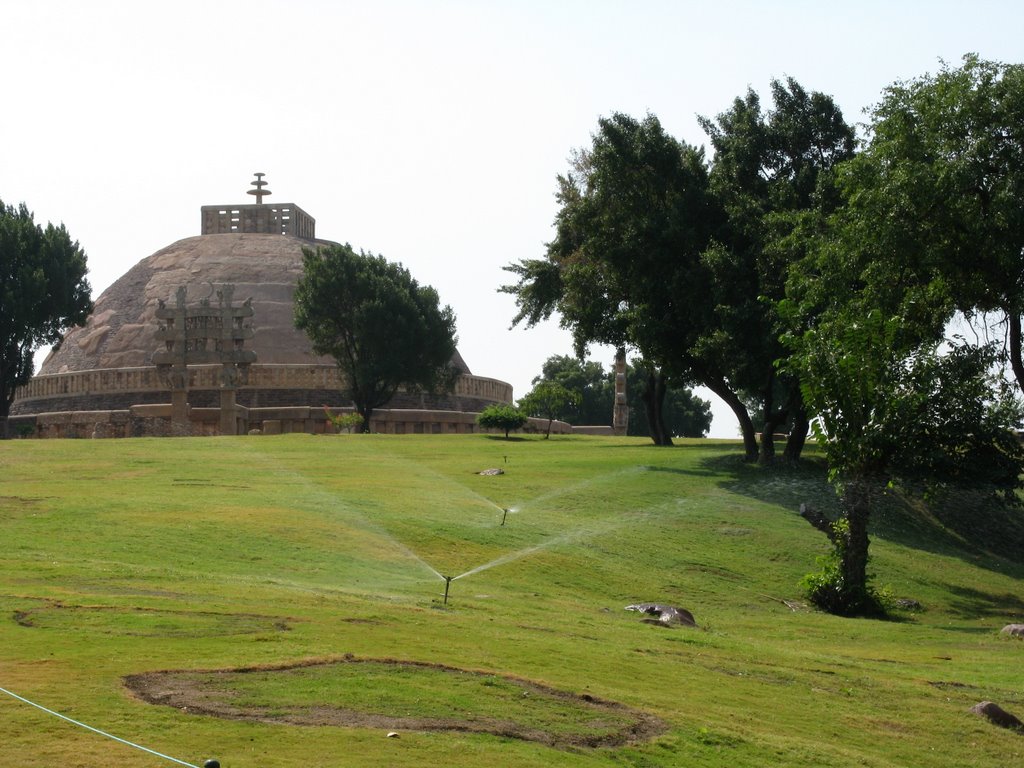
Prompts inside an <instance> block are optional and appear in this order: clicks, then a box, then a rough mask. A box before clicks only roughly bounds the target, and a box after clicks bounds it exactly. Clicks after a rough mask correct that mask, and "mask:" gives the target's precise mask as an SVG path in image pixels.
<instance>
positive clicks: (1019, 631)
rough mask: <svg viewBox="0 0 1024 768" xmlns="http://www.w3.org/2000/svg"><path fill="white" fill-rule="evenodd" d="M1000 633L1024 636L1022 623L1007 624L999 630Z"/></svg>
mask: <svg viewBox="0 0 1024 768" xmlns="http://www.w3.org/2000/svg"><path fill="white" fill-rule="evenodd" d="M1000 634H1002V635H1010V636H1011V637H1024V624H1007V625H1006V626H1005V627H1003V628H1002V629H1001V630H1000Z"/></svg>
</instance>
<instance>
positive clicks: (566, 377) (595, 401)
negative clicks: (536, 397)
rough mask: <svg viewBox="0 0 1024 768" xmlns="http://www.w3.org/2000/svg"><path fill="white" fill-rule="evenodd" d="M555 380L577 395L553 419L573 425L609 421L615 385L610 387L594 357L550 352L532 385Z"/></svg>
mask: <svg viewBox="0 0 1024 768" xmlns="http://www.w3.org/2000/svg"><path fill="white" fill-rule="evenodd" d="M545 381H549V382H554V383H556V384H559V385H560V386H562V387H564V388H565V389H567V390H568V391H569V392H573V393H575V394H576V397H575V398H574V399H573V400H572V401H571V402H567V403H566V405H565V407H564V408H562V409H561V410H559V411H558V413H557V414H556V415H555V418H556V419H558V420H559V421H564V422H567V423H569V424H573V425H583V424H609V425H610V424H611V420H612V408H613V406H614V403H615V391H614V386H609V380H608V374H607V373H606V372H605V370H604V366H603V365H601V364H600V363H598V362H596V361H594V360H580V359H579V358H578V357H573V356H572V355H552V356H551V357H549V358H548V359H547V360H545V361H544V364H543V365H542V366H541V373H540V376H535V377H534V379H533V382H532V383H533V384H534V386H536V385H537V384H540V383H541V382H545Z"/></svg>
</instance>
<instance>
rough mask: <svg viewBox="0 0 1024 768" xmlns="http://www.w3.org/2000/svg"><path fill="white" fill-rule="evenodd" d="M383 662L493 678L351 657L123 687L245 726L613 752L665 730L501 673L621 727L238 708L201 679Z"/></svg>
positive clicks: (603, 704)
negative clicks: (464, 737) (447, 735)
mask: <svg viewBox="0 0 1024 768" xmlns="http://www.w3.org/2000/svg"><path fill="white" fill-rule="evenodd" d="M359 663H374V664H391V665H395V666H404V667H413V668H421V669H430V670H435V671H440V672H448V673H453V674H463V675H465V674H470V675H481V676H488V677H493V676H494V675H493V673H485V672H478V671H474V670H463V669H458V668H456V667H448V666H444V665H441V664H429V663H424V662H410V661H399V660H395V659H356V658H354V657H348V656H346V657H344V658H340V659H328V660H323V659H318V660H310V661H304V662H301V663H298V664H289V665H280V666H259V667H244V668H240V669H225V670H167V671H161V672H149V673H145V674H139V675H129V676H127V677H125V678H124V682H125V686H126V687H127V688H128V689H129V690H130V691H131V692H132V694H133V695H134V696H136V697H137V698H139V699H141V700H143V701H146V702H148V703H150V704H157V705H163V706H168V707H175V708H177V709H180V710H182V711H185V712H188V713H189V714H196V715H209V716H213V717H221V718H227V719H231V720H247V721H252V722H263V723H277V724H281V723H284V724H291V725H305V726H335V727H349V728H376V729H381V730H388V731H458V732H464V733H489V734H493V735H495V736H503V737H508V738H514V739H522V740H524V741H533V742H538V743H541V744H546V745H548V746H551V747H558V748H570V747H577V748H578V747H590V748H594V747H619V746H623V745H626V744H633V743H637V742H641V741H647V740H649V739H651V738H653V737H655V736H657V735H659V734H660V733H663V732H664V731H665V730H666V726H665V724H664V723H663V722H662V721H661V720H659V719H658V718H656V717H654V716H653V715H650V714H647V713H645V712H641V711H639V710H635V709H631V708H630V707H626V706H624V705H622V704H618V703H616V702H613V701H603V700H600V699H597V698H595V697H593V696H590V695H588V694H576V693H570V692H567V691H561V690H557V689H555V688H550V687H548V686H544V685H541V684H539V683H534V682H532V681H529V680H523V679H521V678H515V677H510V676H504V675H503V676H502V677H504V678H505V679H506V680H511V681H514V682H516V683H517V684H518V685H520V686H522V687H523V688H524V689H526V690H527V691H533V692H534V693H536V694H540V695H543V696H547V697H551V698H555V699H559V700H562V701H568V702H571V703H573V704H574V705H576V706H578V707H580V708H581V709H585V710H588V711H590V712H591V713H592V712H598V713H600V712H606V713H608V715H609V716H613V717H615V718H616V719H620V720H625V721H626V724H625V725H624V726H623V727H620V728H618V729H617V730H614V731H611V732H604V733H602V734H600V735H588V734H582V733H581V734H565V733H549V732H547V731H544V730H541V729H538V728H535V727H527V726H524V725H521V724H518V723H516V722H513V721H510V720H498V719H495V718H484V717H480V718H474V719H472V720H464V719H456V718H439V717H414V716H405V717H397V716H396V717H392V716H387V715H383V714H379V713H367V712H360V711H356V710H353V709H348V708H346V707H344V706H338V705H336V704H331V703H326V702H325V703H323V704H319V705H316V706H301V707H288V706H286V707H277V706H275V707H273V708H272V709H271V708H270V707H246V706H240V705H238V704H237V703H235V702H233V701H232V699H233V698H234V696H233V693H232V691H231V690H230V688H229V687H228V686H224V687H217V686H216V684H215V683H213V684H211V683H210V682H209V680H208V679H206V680H204V679H202V678H204V677H205V678H209V676H210V675H211V674H216V673H217V672H223V673H231V674H244V673H248V672H268V671H270V672H282V673H287V672H288V671H290V670H294V669H300V668H307V667H315V666H327V665H331V664H359Z"/></svg>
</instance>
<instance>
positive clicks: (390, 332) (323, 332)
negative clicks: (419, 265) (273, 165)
mask: <svg viewBox="0 0 1024 768" xmlns="http://www.w3.org/2000/svg"><path fill="white" fill-rule="evenodd" d="M295 325H296V327H298V328H299V329H301V330H303V331H305V332H306V334H307V335H308V336H309V338H310V340H311V341H312V342H313V350H314V351H315V352H316V353H317V354H319V355H331V356H332V357H333V358H334V359H335V361H337V364H338V367H339V368H340V369H341V371H342V372H343V373H344V375H345V380H346V382H347V387H346V394H347V396H348V397H349V398H350V399H351V401H352V403H353V405H354V406H355V409H356V411H357V412H358V413H359V414H360V415H361V416H362V417H363V424H362V431H363V432H368V431H369V429H370V416H371V414H372V413H373V410H374V409H375V408H379V407H380V406H382V405H384V404H385V403H387V402H388V401H389V400H390V399H391V398H392V397H394V395H395V393H396V392H397V391H398V389H399V387H402V386H406V387H420V388H422V389H426V390H431V391H437V390H445V389H450V388H451V386H452V385H453V384H454V381H455V377H456V376H457V373H458V372H457V371H456V370H455V369H454V367H453V366H452V363H451V360H452V357H453V356H454V354H455V344H456V339H455V315H454V314H453V312H452V310H451V307H448V306H445V307H441V306H440V302H439V299H438V295H437V292H436V291H435V290H434V289H433V288H431V287H429V286H422V285H420V284H419V283H417V282H416V280H414V279H413V278H412V276H411V275H410V274H409V271H408V270H407V269H405V268H404V267H403V266H402V265H401V264H392V263H390V262H388V261H386V260H385V259H384V258H383V257H382V256H374V255H373V254H369V253H363V252H359V253H356V252H355V251H354V250H353V249H352V247H351V246H350V245H347V244H346V245H343V246H332V247H330V248H318V249H316V250H311V249H303V274H302V277H301V278H300V279H299V282H298V284H297V286H296V289H295Z"/></svg>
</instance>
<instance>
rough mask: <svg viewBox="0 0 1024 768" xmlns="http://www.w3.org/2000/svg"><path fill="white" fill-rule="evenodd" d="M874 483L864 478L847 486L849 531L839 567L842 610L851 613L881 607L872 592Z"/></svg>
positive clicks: (845, 501) (845, 513) (844, 496)
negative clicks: (870, 550)
mask: <svg viewBox="0 0 1024 768" xmlns="http://www.w3.org/2000/svg"><path fill="white" fill-rule="evenodd" d="M872 493H873V486H872V484H871V483H870V482H869V481H868V480H867V479H865V478H863V477H857V478H853V479H851V480H849V481H847V482H846V483H845V484H844V485H843V491H842V497H841V499H840V503H841V505H842V510H843V519H844V520H845V521H846V524H847V530H846V531H845V532H844V533H843V542H842V546H841V547H840V562H839V567H840V570H841V572H842V576H843V583H842V591H843V602H844V605H843V606H841V609H842V612H843V613H845V614H847V615H854V614H865V613H873V612H875V610H877V606H875V604H874V601H873V600H872V598H871V594H870V592H869V591H868V544H869V543H870V542H869V540H868V517H869V516H870V513H871V496H872Z"/></svg>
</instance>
